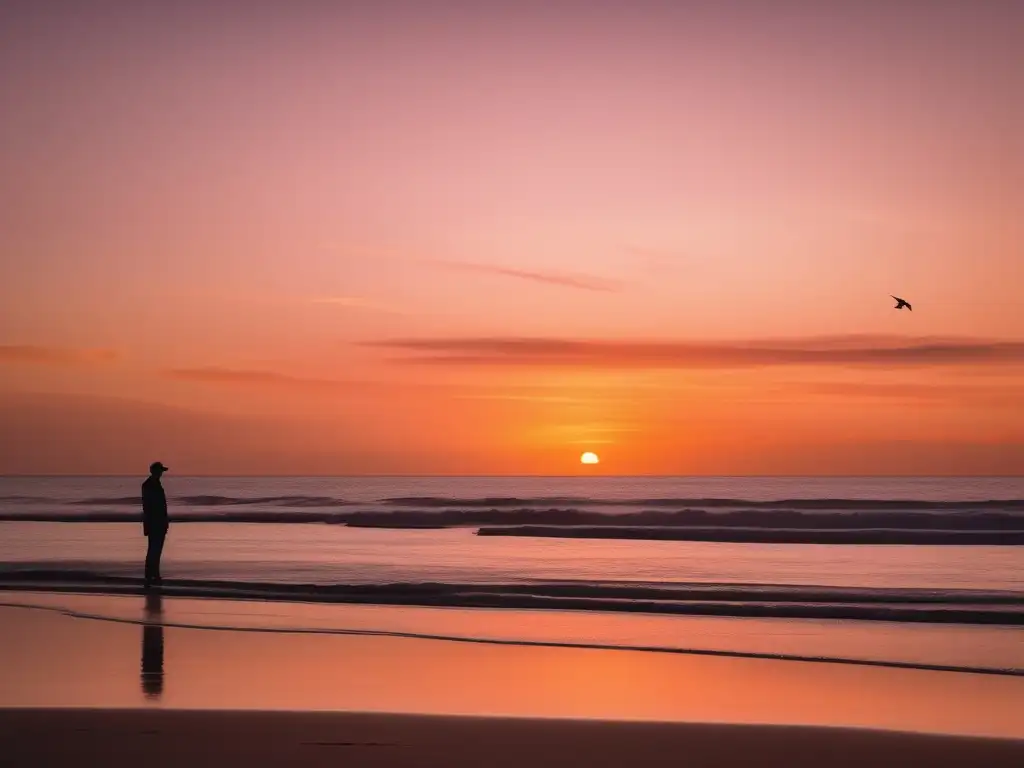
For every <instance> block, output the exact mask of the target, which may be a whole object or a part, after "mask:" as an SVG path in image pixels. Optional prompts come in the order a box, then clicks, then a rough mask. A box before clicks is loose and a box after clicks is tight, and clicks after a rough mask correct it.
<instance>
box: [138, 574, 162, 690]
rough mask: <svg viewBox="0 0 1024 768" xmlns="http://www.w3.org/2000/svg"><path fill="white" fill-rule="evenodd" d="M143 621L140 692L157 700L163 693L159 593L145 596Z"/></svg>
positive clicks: (160, 598) (160, 601) (160, 600)
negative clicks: (144, 620) (144, 621)
mask: <svg viewBox="0 0 1024 768" xmlns="http://www.w3.org/2000/svg"><path fill="white" fill-rule="evenodd" d="M145 619H146V623H145V624H143V625H142V692H143V693H144V694H145V695H146V697H147V698H159V697H160V694H162V693H163V691H164V625H163V624H162V623H161V622H162V621H163V597H161V595H160V593H159V592H151V593H149V594H147V595H146V615H145Z"/></svg>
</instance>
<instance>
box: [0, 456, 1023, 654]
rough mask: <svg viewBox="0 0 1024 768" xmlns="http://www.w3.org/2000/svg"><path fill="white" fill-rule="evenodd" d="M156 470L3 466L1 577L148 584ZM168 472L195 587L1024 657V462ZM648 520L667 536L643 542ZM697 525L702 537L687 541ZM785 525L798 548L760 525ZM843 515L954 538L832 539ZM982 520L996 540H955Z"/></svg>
mask: <svg viewBox="0 0 1024 768" xmlns="http://www.w3.org/2000/svg"><path fill="white" fill-rule="evenodd" d="M143 479H144V478H143V477H6V478H0V521H2V522H0V582H3V584H5V585H7V588H8V589H13V588H18V587H19V586H21V587H31V588H33V589H36V588H46V589H79V590H86V591H107V592H119V591H121V592H126V591H131V590H137V588H138V580H139V577H140V576H141V560H142V558H143V556H144V550H145V540H144V538H143V537H142V531H141V525H140V523H139V519H140V514H139V507H138V493H139V485H140V483H141V481H142V480H143ZM164 486H165V488H166V491H167V495H168V499H169V503H170V511H171V516H172V520H173V521H174V522H173V523H172V529H171V532H170V535H169V537H168V540H167V545H166V548H165V553H164V560H163V571H164V576H165V579H166V580H167V587H166V589H167V590H168V591H174V590H176V591H177V594H179V595H181V596H188V597H208V598H218V597H219V598H239V597H241V598H263V599H266V598H270V599H274V600H282V601H289V602H292V603H297V602H298V603H303V604H308V603H331V604H337V603H344V604H346V605H351V604H353V603H362V604H364V606H365V607H366V608H367V609H369V604H373V605H380V604H388V605H403V606H419V607H421V608H428V607H433V608H435V609H436V608H441V607H444V608H449V609H459V610H465V609H481V610H492V611H493V610H494V609H505V610H515V611H526V612H527V613H526V614H525V615H530V612H536V611H537V610H545V611H553V612H562V613H561V615H565V616H571V617H573V618H568V619H566V622H567V623H565V624H564V625H563V626H564V627H576V628H575V629H572V628H567V629H565V630H564V632H562V634H559V635H558V637H557V638H555V639H557V640H558V641H559V642H569V643H582V644H599V645H605V644H608V643H611V644H612V645H613V646H615V645H622V644H626V645H630V646H631V647H636V646H637V645H638V644H639V645H644V646H646V645H650V646H651V647H652V648H654V647H657V648H677V649H694V648H697V646H701V647H702V648H704V650H715V649H716V648H717V649H718V650H722V648H726V646H728V648H726V649H727V650H729V649H733V650H735V648H737V647H738V648H740V650H742V651H743V652H746V651H747V650H750V652H752V653H760V652H761V650H764V646H765V643H766V642H768V640H769V639H770V637H775V638H776V640H778V636H779V632H782V635H783V636H792V635H793V634H794V633H796V635H800V633H805V634H807V633H809V634H807V637H808V638H810V637H811V636H813V637H815V638H818V639H817V640H813V639H812V640H809V644H805V645H806V647H803V650H801V647H800V646H801V644H800V643H797V644H796V646H794V647H793V648H791V652H792V653H793V654H795V655H808V653H807V649H808V648H811V649H812V650H813V654H811V655H824V656H829V657H832V656H835V655H836V654H838V655H840V656H843V657H844V658H854V657H858V655H857V653H856V652H854V651H853V650H851V647H850V646H849V644H848V643H845V641H844V644H841V645H842V646H843V648H845V650H843V652H842V653H839V652H838V651H837V650H836V649H835V648H834V647H833V643H832V641H829V640H821V638H825V637H831V636H833V635H836V631H837V628H838V627H845V628H846V630H845V632H846V635H845V636H847V637H848V636H849V633H850V632H854V633H859V634H861V635H863V634H864V633H874V634H875V636H877V637H882V636H889V637H891V636H895V635H894V633H895V634H896V635H899V636H900V638H901V639H900V641H899V643H897V645H899V647H900V649H901V650H900V651H899V652H898V653H897V652H895V651H893V650H892V648H891V647H890V648H889V649H888V650H881V651H880V650H878V648H875V650H872V651H870V653H868V652H867V651H863V652H861V653H860V656H865V653H866V654H867V657H870V658H871V659H873V660H876V661H891V662H899V663H912V664H932V665H938V666H944V665H945V666H956V667H960V666H964V667H970V668H979V669H981V668H998V669H1001V670H1018V671H1021V672H1024V546H1014V545H1012V544H1013V543H1015V542H1016V541H1018V539H1016V538H1015V536H1017V537H1019V536H1022V535H1024V478H1021V477H974V478H955V477H943V478H927V477H921V478H893V477H837V478H823V477H813V478H796V477H771V478H768V477H699V478H697V477H692V478H668V477H585V478H584V477H564V478H562V477H330V478H329V477H303V478H296V477H261V478H253V477H246V478H241V477H231V478H227V477H225V478H213V477H176V476H174V475H173V473H169V474H168V475H166V476H165V477H164ZM481 528H484V529H487V528H491V529H494V530H493V533H495V534H497V535H479V534H478V531H479V530H480V529H481ZM531 529H536V531H535V532H536V533H537V534H538V535H533V533H534V531H533V530H531ZM648 529H649V530H651V531H653V532H654V534H653V535H654V536H655V538H654V539H650V538H637V536H641V537H646V536H647V533H646V531H647V530H648ZM690 530H693V531H696V532H697V533H696V534H695V535H696V536H697V537H698V538H700V539H704V540H679V537H684V538H685V537H686V536H688V535H689V534H688V533H687V531H690ZM780 530H781V531H790V532H793V531H796V532H798V534H799V535H798V538H799V540H800V541H802V542H804V543H776V542H765V541H758V540H757V539H760V538H764V536H763V535H762V533H761V532H763V531H767V532H769V533H770V534H771V535H776V534H777V533H778V531H780ZM587 531H589V532H590V533H586V532H587ZM595 531H597V532H596V533H595ZM638 531H639V533H638ZM665 531H669V532H670V534H669V536H670V537H674V538H668V539H666V538H664V532H665ZM709 531H711V533H710V534H709V533H708V532H709ZM752 531H753V533H751V532H752ZM836 531H839V532H841V533H842V532H850V531H853V532H855V533H856V532H875V533H871V535H872V536H876V534H877V532H878V531H882V533H881V534H877V535H879V536H881V538H880V539H870V538H869V540H872V541H874V540H881V541H890V540H891V541H896V542H907V541H910V542H913V541H917V540H918V539H917V537H918V536H919V535H921V534H923V535H925V536H927V535H930V534H931V533H933V532H936V531H938V532H945V534H950V537H947V538H945V539H941V540H936V541H940V542H941V543H884V544H878V543H821V542H822V541H829V540H830V539H829V538H828V537H829V536H830V535H832V534H834V533H835V532H836ZM581 532H584V535H585V536H587V537H585V538H580V537H579V534H580V533H581ZM620 532H621V534H622V535H620ZM771 532H775V533H771ZM892 532H895V533H892ZM524 533H526V534H530V535H523V534H524ZM977 533H981V534H984V535H985V536H986V537H987V538H986V539H985V540H986V541H987V542H994V543H986V544H976V543H967V544H964V543H960V541H961V539H959V538H957V537H958V536H960V535H964V534H967V535H968V536H970V535H974V534H977ZM890 534H891V535H894V536H895V537H896V538H895V539H889V538H887V537H889V536H890ZM945 534H943V535H945ZM709 535H710V536H711V538H712V539H715V540H707V538H708V537H709ZM785 535H788V534H784V536H785ZM844 535H845V534H844ZM858 535H860V533H858ZM593 536H597V538H595V537H593ZM659 537H661V538H659ZM751 539H753V540H751ZM833 540H834V539H833ZM923 541H929V540H928V539H927V538H925V539H923ZM349 615H351V614H349ZM597 615H600V616H607V617H611V616H614V619H612V618H609V619H608V620H607V621H606V622H604V626H606V627H607V626H611V623H612V622H623V621H626V622H629V621H630V620H632V624H631V625H630V626H632V627H633V628H634V629H636V632H639V635H638V634H636V632H634V631H633V630H629V631H626V632H625V634H624V635H623V634H622V633H621V632H618V630H617V631H616V632H617V634H616V633H613V635H614V637H612V636H611V635H608V634H607V632H605V633H604V634H602V631H599V628H598V626H597V624H595V622H594V620H593V618H591V619H587V618H586V616H591V617H594V616H597ZM695 617H703V619H702V620H704V621H712V620H713V621H717V622H726V623H725V624H724V625H723V626H726V627H732V629H731V630H728V631H725V630H723V631H721V632H718V631H717V630H716V635H715V637H717V640H714V641H713V642H712V641H711V640H710V639H709V638H708V637H707V636H694V634H693V633H692V632H681V631H679V630H681V628H682V627H686V626H692V622H693V621H694V620H695ZM381 620H382V621H383V619H381ZM652 622H653V623H652ZM688 622H689V623H688ZM730 622H731V623H730ZM780 622H781V623H780ZM385 623H386V622H385ZM328 624H331V622H328ZM598 624H600V622H598ZM471 625H472V622H469V623H468V624H467V622H461V623H460V627H462V629H461V630H460V631H463V632H465V631H467V630H466V627H467V626H471ZM498 625H501V626H503V627H504V629H503V630H502V632H503V633H504V634H502V636H501V638H500V639H502V640H509V641H514V640H516V639H525V638H526V635H527V634H529V633H528V632H527V631H526V629H525V628H523V629H521V630H519V632H520V634H522V635H523V636H522V637H517V632H516V630H515V622H509V621H503V622H502V621H497V622H495V621H493V620H488V621H487V622H485V623H482V624H481V626H480V628H479V634H480V635H481V636H483V635H484V634H487V632H491V633H492V634H493V632H494V631H495V630H494V628H495V627H496V626H498ZM655 625H656V626H657V627H658V629H657V631H654V634H649V633H648V634H644V633H645V632H647V630H644V631H640V630H639V629H638V628H639V627H641V626H646V627H652V626H655ZM331 626H332V627H334V628H335V629H337V628H339V627H337V626H335V624H331ZM403 626H404V629H405V630H408V629H409V627H408V626H405V625H403ZM548 626H550V623H549V625H548ZM616 626H619V625H618V624H616ZM361 627H362V629H366V627H365V626H363V625H361ZM584 627H586V629H584ZM755 627H756V628H758V629H757V631H753V628H755ZM341 628H342V629H343V627H341ZM385 629H386V628H385ZM403 631H404V630H403ZM652 631H653V630H652ZM922 633H924V634H922ZM471 634H472V633H471ZM641 636H642V637H641ZM954 637H956V638H958V639H957V640H956V641H955V643H954V645H955V646H956V650H955V652H953V651H951V650H949V649H950V648H952V646H950V645H949V642H951V640H950V639H951V638H954ZM623 638H625V639H623ZM723 638H726V639H723ZM737 638H745V639H743V640H742V642H740V641H739V640H737ZM910 638H913V640H911V639H910ZM925 638H927V639H925ZM492 639H494V638H492ZM549 639H550V638H549ZM790 639H792V638H791V637H790ZM922 642H924V644H923V645H922ZM723 643H724V645H723ZM773 643H774V645H776V646H777V644H778V643H777V642H776V641H771V642H769V645H772V644H773ZM929 643H930V644H932V645H931V646H930V647H925V646H928V644H929ZM702 644H703V645H702ZM861 645H862V648H868V647H869V646H871V645H872V644H871V643H866V644H861ZM890 645H891V644H890ZM773 647H774V646H773ZM937 649H946V650H937ZM947 651H948V652H947ZM766 652H767V651H766ZM851 654H852V656H851Z"/></svg>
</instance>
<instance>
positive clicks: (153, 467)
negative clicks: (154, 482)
mask: <svg viewBox="0 0 1024 768" xmlns="http://www.w3.org/2000/svg"><path fill="white" fill-rule="evenodd" d="M166 471H167V467H165V466H164V465H163V464H161V463H160V462H159V461H154V462H153V463H152V464H150V465H149V474H151V475H152V476H153V477H160V475H162V474H163V473H164V472H166Z"/></svg>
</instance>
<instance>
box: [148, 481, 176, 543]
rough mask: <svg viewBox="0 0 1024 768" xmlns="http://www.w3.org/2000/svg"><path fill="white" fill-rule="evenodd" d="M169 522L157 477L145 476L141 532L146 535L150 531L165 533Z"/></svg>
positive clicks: (162, 492)
mask: <svg viewBox="0 0 1024 768" xmlns="http://www.w3.org/2000/svg"><path fill="white" fill-rule="evenodd" d="M169 524H170V520H169V518H168V517H167V497H166V496H165V495H164V487H163V486H162V485H160V480H159V479H158V478H155V477H149V478H146V482H144V483H143V484H142V532H143V533H144V534H146V535H147V536H149V534H150V533H161V532H164V533H166V531H167V528H168V526H169Z"/></svg>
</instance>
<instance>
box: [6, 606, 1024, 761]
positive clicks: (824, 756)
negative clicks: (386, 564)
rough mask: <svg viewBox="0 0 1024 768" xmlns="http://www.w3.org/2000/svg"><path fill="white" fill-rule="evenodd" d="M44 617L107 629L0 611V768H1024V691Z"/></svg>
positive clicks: (878, 674)
mask: <svg viewBox="0 0 1024 768" xmlns="http://www.w3.org/2000/svg"><path fill="white" fill-rule="evenodd" d="M55 599H57V598H55ZM59 600H60V602H61V603H65V604H69V605H75V604H79V608H80V609H81V610H82V611H83V613H87V612H92V613H93V615H98V613H102V612H104V611H106V612H108V614H109V616H110V618H108V619H104V620H98V619H96V618H86V617H84V616H73V615H67V614H66V613H61V612H59V611H55V610H52V609H50V610H45V609H40V608H0V629H2V631H0V658H2V659H3V660H4V677H3V685H2V686H0V743H3V745H4V747H3V752H2V757H3V758H4V760H0V763H3V764H4V765H5V766H6V765H8V764H9V765H12V766H76V767H77V766H88V765H108V766H113V767H114V768H117V766H121V765H124V766H128V765H139V764H144V765H149V766H164V765H167V766H172V765H173V766H177V765H185V766H199V765H215V766H228V765H241V766H250V768H260V766H265V765H310V766H318V765H339V764H345V765H357V766H361V765H366V766H383V767H388V766H433V765H436V766H453V767H454V768H459V767H460V766H467V767H468V766H479V765H488V766H498V767H499V768H500V766H519V765H523V766H527V765H529V766H545V765H588V766H591V765H593V766H602V765H629V766H635V767H637V768H639V767H640V766H659V765H666V766H667V765H673V766H676V765H681V764H685V765H688V766H705V765H706V766H719V767H720V768H728V766H733V765H735V766H741V765H743V766H747V765H758V766H766V767H768V768H770V767H771V766H776V765H778V766H801V765H816V764H818V763H820V764H822V765H829V766H840V767H841V766H846V765H849V766H854V765H857V766H863V765H878V766H886V765H893V766H906V765H929V766H961V765H962V766H975V765H985V766H1003V765H1005V766H1020V765H1024V718H1022V717H1021V715H1020V708H1019V703H1020V701H1022V700H1024V678H1020V677H1012V676H1000V675H979V674H969V673H950V672H935V671H927V670H918V669H889V668H875V667H853V666H849V665H840V664H832V663H821V662H793V661H779V660H774V659H751V658H716V657H707V656H695V655H689V654H685V653H677V654H666V653H651V652H638V651H625V650H609V649H581V648H561V647H540V646H528V645H493V644H486V643H471V642H449V641H442V640H426V639H420V638H409V637H396V636H379V635H373V634H369V635H367V634H344V635H338V634H316V633H314V634H309V633H305V634H304V633H301V632H300V633H296V632H292V631H288V630H283V629H281V628H278V629H273V628H266V629H261V628H257V627H248V628H245V629H241V628H234V629H231V628H216V629H211V628H188V627H185V626H181V625H174V624H166V625H165V624H164V621H171V620H173V618H174V617H175V616H176V615H179V614H180V613H181V612H182V611H186V610H187V611H190V612H191V613H190V614H189V615H191V616H196V615H197V613H198V612H199V611H201V610H210V611H214V610H215V611H216V616H217V617H218V618H220V619H224V618H230V617H231V616H233V615H234V614H233V613H232V611H237V612H241V611H242V610H243V608H244V606H242V605H239V604H237V603H233V602H232V601H220V602H216V603H215V602H214V601H195V600H192V601H187V600H182V601H181V602H179V601H178V600H176V599H174V598H166V599H163V600H162V606H161V607H160V610H159V611H158V612H157V611H154V610H152V609H153V608H154V606H153V605H149V606H148V608H149V610H147V606H146V603H145V601H144V600H143V599H142V598H141V597H139V598H137V599H132V598H128V597H117V598H109V597H107V598H104V597H103V596H92V597H90V598H88V601H89V602H88V603H86V602H84V600H85V598H84V597H83V596H75V595H64V596H60V597H59ZM104 601H112V602H111V604H110V605H109V606H105V605H104ZM136 602H137V604H136ZM150 602H152V600H151V601H150ZM129 603H131V604H129ZM265 605H266V606H267V610H268V611H270V612H280V613H281V614H282V617H281V620H282V621H285V622H286V623H287V622H291V621H294V620H295V618H296V614H294V613H293V612H295V611H298V610H299V609H298V608H296V606H294V605H289V604H277V603H266V604H265ZM305 610H309V611H318V612H323V611H328V610H331V608H330V607H328V606H307V607H306V609H304V611H305ZM394 610H401V609H394ZM119 612H120V613H119ZM460 615H461V614H460ZM487 615H488V614H486V613H481V614H479V615H478V616H477V617H476V620H478V621H483V620H486V618H487ZM132 616H135V617H137V619H138V621H136V620H133V619H132V618H131V617H132ZM289 617H290V618H289ZM239 618H242V616H241V614H240V615H239ZM264 618H265V619H270V618H272V617H271V616H270V615H268V616H267V617H264ZM307 618H309V617H307ZM533 620H535V621H558V614H557V613H551V614H537V615H536V616H535V617H534V619H533ZM5 761H6V762H5Z"/></svg>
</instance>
